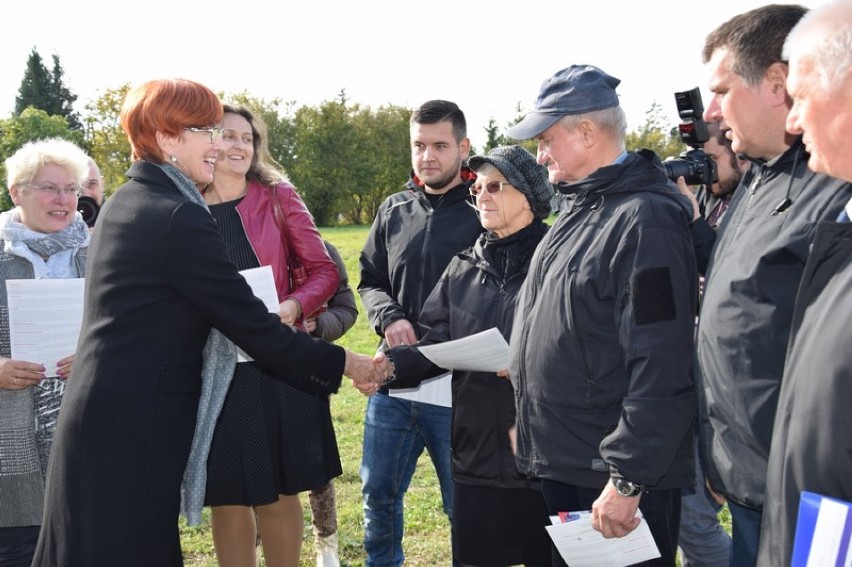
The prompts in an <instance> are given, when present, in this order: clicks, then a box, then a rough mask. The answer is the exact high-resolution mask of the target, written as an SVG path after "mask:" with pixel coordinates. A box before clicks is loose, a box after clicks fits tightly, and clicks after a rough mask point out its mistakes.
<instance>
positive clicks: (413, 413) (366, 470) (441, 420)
mask: <svg viewBox="0 0 852 567" xmlns="http://www.w3.org/2000/svg"><path fill="white" fill-rule="evenodd" d="M451 415H452V408H447V407H443V406H436V405H432V404H423V403H419V402H412V401H410V400H404V399H399V398H393V397H390V396H388V395H387V394H385V393H383V392H379V393H377V394H375V395H374V396H371V397H370V398H369V400H368V401H367V415H366V417H365V419H364V445H363V449H362V454H361V492H362V494H363V497H364V548H365V550H366V552H367V567H380V566H381V567H384V566H389V565H392V566H399V565H402V562H403V561H404V559H405V555H404V554H403V552H402V532H403V525H404V524H403V506H402V504H403V498H404V497H405V492H406V491H407V490H408V485H409V484H410V483H411V477H412V476H414V470H415V468H416V467H417V459H418V458H419V457H420V455H421V454H422V453H423V449H424V448H425V449H426V450H428V451H429V456H430V457H431V458H432V463H433V464H434V465H435V471H436V472H437V474H438V481H439V482H440V484H441V500H442V501H443V505H444V512H445V513H446V514H447V516H448V517H449V518H450V521H451V522H452V519H453V476H452V462H451V454H450V424H451Z"/></svg>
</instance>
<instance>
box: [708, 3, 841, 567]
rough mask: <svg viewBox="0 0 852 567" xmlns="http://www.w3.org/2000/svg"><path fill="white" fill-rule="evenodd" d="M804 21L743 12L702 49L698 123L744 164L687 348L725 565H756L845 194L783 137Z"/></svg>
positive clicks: (795, 11) (786, 11) (777, 8)
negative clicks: (796, 30)
mask: <svg viewBox="0 0 852 567" xmlns="http://www.w3.org/2000/svg"><path fill="white" fill-rule="evenodd" d="M805 11H806V10H805V9H804V8H802V7H801V6H796V5H777V4H773V5H768V6H764V7H762V8H757V9H754V10H751V11H748V12H745V13H743V14H740V15H737V16H735V17H733V18H731V19H730V20H728V21H727V22H725V23H723V24H722V25H721V26H719V27H718V28H717V29H716V30H714V31H713V32H711V33H710V34H709V35H708V36H707V39H706V41H705V45H704V54H703V55H704V61H705V63H706V64H707V67H708V71H709V76H710V85H709V88H710V91H711V92H712V93H713V96H712V98H711V99H710V101H709V104H708V105H707V109H706V111H705V113H704V119H705V120H707V121H708V122H710V121H715V120H721V127H722V130H723V131H726V133H727V135H728V137H729V138H730V139H731V140H732V147H733V150H734V151H735V152H737V153H738V154H743V155H745V156H746V157H748V158H749V159H750V161H751V162H752V164H751V167H750V169H749V170H748V172H746V175H745V177H744V178H743V182H742V184H743V187H742V189H741V190H739V191H737V193H736V194H735V195H734V198H733V200H732V202H731V206H730V210H729V211H728V212H727V218H726V219H725V222H724V223H723V225H722V227H721V230H720V231H719V233H718V239H717V240H716V243H715V246H714V249H713V253H712V255H711V257H710V261H709V264H708V267H707V272H706V285H705V289H704V295H703V298H702V305H701V312H700V315H699V321H698V338H697V361H698V366H699V369H700V372H699V374H698V378H699V380H700V382H699V383H700V388H699V399H700V401H701V404H700V412H701V419H700V421H699V427H700V433H701V436H702V445H701V446H702V450H703V451H704V452H705V459H704V463H705V465H706V473H707V476H708V479H709V481H710V483H711V484H712V486H713V487H714V488H715V489H716V490H717V491H719V492H721V493H722V494H724V495H725V496H726V497H727V500H728V507H729V509H730V511H731V517H732V535H733V544H734V551H733V557H734V561H733V565H734V566H735V567H738V566H741V565H743V566H753V565H754V564H755V562H756V554H757V549H758V544H759V534H760V524H761V515H762V508H763V502H764V491H765V484H766V473H767V459H768V456H769V448H770V442H771V438H772V429H773V421H774V418H775V411H776V406H777V401H778V391H779V387H780V385H781V376H782V373H783V371H784V359H785V353H786V351H787V343H788V339H789V337H790V327H791V322H792V317H793V305H794V302H795V299H796V293H797V290H798V288H799V283H800V281H801V279H802V273H803V270H804V267H805V262H806V261H807V259H808V255H809V254H810V250H811V244H812V242H813V235H814V231H815V229H816V225H817V223H818V222H819V221H820V220H822V219H829V218H830V219H833V218H836V217H837V214H838V213H839V212H840V210H841V209H842V207H843V205H844V204H845V203H846V201H848V200H849V197H850V195H852V188H850V186H849V184H848V183H844V182H842V181H840V180H837V179H833V178H831V177H828V176H826V175H822V174H818V173H815V172H814V171H812V170H811V169H809V168H808V165H807V163H808V159H809V156H808V153H807V151H806V149H805V147H804V146H803V144H802V140H801V137H800V136H797V135H792V134H789V133H787V132H786V131H785V122H786V120H787V116H788V113H789V111H790V106H791V100H790V97H789V96H787V92H786V90H785V82H786V79H787V73H788V67H787V63H786V62H785V61H784V60H783V58H782V54H781V49H782V46H783V43H784V40H785V38H786V37H787V34H788V33H789V32H790V29H791V28H792V27H793V26H794V25H795V24H796V23H797V22H798V21H799V20H800V19H801V18H802V16H803V15H804V14H805ZM697 222H701V221H697Z"/></svg>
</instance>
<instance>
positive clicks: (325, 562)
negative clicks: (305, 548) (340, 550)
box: [314, 532, 340, 567]
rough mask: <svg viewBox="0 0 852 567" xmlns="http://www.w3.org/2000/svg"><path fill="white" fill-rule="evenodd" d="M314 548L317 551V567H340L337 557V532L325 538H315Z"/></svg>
mask: <svg viewBox="0 0 852 567" xmlns="http://www.w3.org/2000/svg"><path fill="white" fill-rule="evenodd" d="M314 546H315V547H316V549H317V567H340V558H339V557H338V556H337V532H334V533H333V534H331V535H328V536H326V537H319V536H316V537H315V538H314Z"/></svg>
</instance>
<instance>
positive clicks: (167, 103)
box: [120, 79, 222, 163]
mask: <svg viewBox="0 0 852 567" xmlns="http://www.w3.org/2000/svg"><path fill="white" fill-rule="evenodd" d="M120 119H121V127H122V128H123V129H124V132H125V133H126V134H127V138H128V140H129V141H130V148H131V150H132V152H133V153H132V158H133V159H145V160H148V161H152V162H155V163H162V161H163V156H162V151H161V149H160V146H159V145H158V144H157V131H160V132H162V133H163V134H166V135H168V136H177V135H178V134H180V133H181V132H182V131H183V129H184V128H187V127H202V128H203V127H207V126H212V125H213V124H218V123H219V122H221V121H222V103H221V102H219V97H217V96H216V94H215V93H214V92H213V91H211V90H210V89H209V88H207V87H205V86H204V85H202V84H200V83H196V82H194V81H188V80H186V79H161V80H156V81H149V82H147V83H144V84H142V85H140V86H138V87H136V88H134V89H132V90H130V91H129V92H128V93H127V96H126V97H125V99H124V104H123V105H122V108H121V115H120Z"/></svg>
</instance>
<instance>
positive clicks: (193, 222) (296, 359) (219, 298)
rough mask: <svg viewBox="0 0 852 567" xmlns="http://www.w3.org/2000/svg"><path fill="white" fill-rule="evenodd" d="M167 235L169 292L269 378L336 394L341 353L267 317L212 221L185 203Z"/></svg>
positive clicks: (338, 384)
mask: <svg viewBox="0 0 852 567" xmlns="http://www.w3.org/2000/svg"><path fill="white" fill-rule="evenodd" d="M167 231H168V241H169V242H170V247H169V251H168V255H167V262H168V266H167V269H168V271H169V273H170V274H171V275H170V277H171V278H172V281H173V285H174V288H175V289H177V290H178V292H179V293H181V294H182V295H184V297H185V298H186V299H187V301H189V302H190V303H191V304H192V305H194V306H195V308H196V309H197V310H198V312H199V313H201V314H202V315H203V316H204V317H205V318H206V319H207V320H208V321H209V322H210V324H211V325H212V326H213V327H215V328H217V329H219V331H221V332H222V333H223V334H224V335H225V336H227V337H228V338H229V339H230V340H231V341H233V342H234V343H235V344H236V345H237V346H239V347H240V348H242V349H243V350H244V351H245V352H246V353H248V354H249V355H250V356H251V357H252V358H254V360H255V361H256V362H257V363H259V364H260V365H262V366H264V367H265V368H266V369H268V370H269V372H270V374H272V375H273V376H274V377H276V378H279V379H281V380H284V381H287V382H290V383H292V384H293V385H295V386H298V387H300V388H302V389H306V390H309V391H316V392H319V393H325V394H328V393H333V392H336V391H337V389H338V388H339V387H340V382H341V376H342V374H343V367H344V362H345V353H344V350H343V349H342V348H341V347H338V346H335V345H332V344H330V343H328V342H326V341H323V340H321V339H316V338H313V337H311V336H310V335H309V334H307V333H303V332H299V331H294V330H293V329H291V328H290V327H289V326H287V325H284V324H283V323H281V321H280V319H279V318H278V316H277V315H276V314H272V313H269V311H268V310H267V309H266V307H265V306H264V304H263V302H262V301H261V300H260V299H258V298H257V297H256V296H255V295H254V293H253V292H252V290H251V287H249V285H248V284H247V283H246V281H245V279H244V278H243V277H242V276H241V275H240V274H239V271H238V270H237V267H236V266H235V265H234V264H233V263H232V262H231V261H230V260H229V256H228V252H227V249H226V248H225V244H224V242H223V240H222V238H221V236H220V235H219V232H218V230H217V227H216V223H215V221H214V220H213V217H211V216H210V215H209V214H208V213H207V212H206V211H205V210H204V209H203V208H201V207H199V206H197V205H195V204H192V203H184V204H182V205H180V206H178V207H177V208H176V209H175V210H174V212H173V214H172V217H171V219H170V221H169V223H168V228H167Z"/></svg>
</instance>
